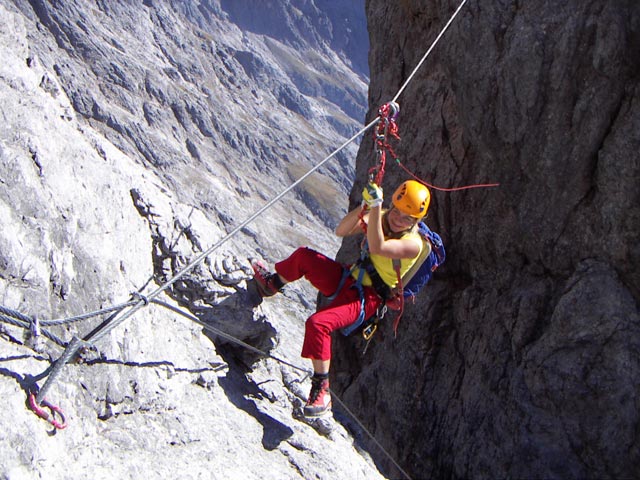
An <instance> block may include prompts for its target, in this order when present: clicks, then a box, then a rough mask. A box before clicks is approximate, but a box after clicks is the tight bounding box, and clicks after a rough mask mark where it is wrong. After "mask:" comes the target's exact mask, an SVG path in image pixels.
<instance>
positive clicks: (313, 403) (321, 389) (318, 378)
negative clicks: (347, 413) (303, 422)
mask: <svg viewBox="0 0 640 480" xmlns="http://www.w3.org/2000/svg"><path fill="white" fill-rule="evenodd" d="M330 408H331V393H330V392H329V374H328V373H325V374H318V373H316V374H314V375H313V377H311V392H309V399H308V400H307V404H306V405H305V406H304V415H305V416H306V417H319V416H320V415H324V414H325V413H327V412H328V411H329V409H330Z"/></svg>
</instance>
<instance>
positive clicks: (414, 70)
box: [391, 0, 467, 102]
mask: <svg viewBox="0 0 640 480" xmlns="http://www.w3.org/2000/svg"><path fill="white" fill-rule="evenodd" d="M465 3H467V0H462V3H461V4H460V6H459V7H458V9H457V10H456V11H455V13H454V14H453V15H452V16H451V18H450V19H449V21H448V22H447V23H446V25H445V26H444V28H443V29H442V31H441V32H440V33H439V34H438V36H437V37H436V39H435V40H434V41H433V43H432V44H431V46H430V47H429V49H428V50H427V52H426V53H425V54H424V55H423V56H422V59H421V60H420V61H419V62H418V65H416V68H414V69H413V72H411V75H409V76H408V77H407V79H406V80H405V82H404V84H403V85H402V87H400V90H398V93H396V96H395V97H393V100H391V101H392V102H397V101H398V97H399V96H400V95H401V94H402V92H403V91H404V89H405V88H407V85H409V82H411V80H413V77H414V76H415V75H416V73H418V70H419V69H420V67H421V66H422V64H423V63H424V62H425V61H426V60H427V57H428V56H429V55H430V54H431V51H432V50H433V49H434V48H435V46H436V44H437V43H438V41H439V40H440V38H441V37H442V36H443V35H444V32H446V31H447V29H448V28H449V25H451V23H452V22H453V20H454V19H455V18H456V16H458V13H460V10H462V7H463V6H464V4H465Z"/></svg>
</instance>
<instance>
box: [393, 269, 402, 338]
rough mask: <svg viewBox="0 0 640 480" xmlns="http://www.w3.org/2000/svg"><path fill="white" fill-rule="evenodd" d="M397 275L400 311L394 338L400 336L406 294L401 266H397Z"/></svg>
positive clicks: (394, 324) (396, 319) (394, 326)
mask: <svg viewBox="0 0 640 480" xmlns="http://www.w3.org/2000/svg"><path fill="white" fill-rule="evenodd" d="M396 275H397V276H398V295H399V296H400V311H399V312H398V315H397V316H396V318H395V320H394V321H393V335H394V337H397V336H398V325H400V318H401V317H402V313H403V312H404V292H403V286H402V276H401V275H400V265H399V264H398V265H396Z"/></svg>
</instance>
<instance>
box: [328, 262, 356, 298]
mask: <svg viewBox="0 0 640 480" xmlns="http://www.w3.org/2000/svg"><path fill="white" fill-rule="evenodd" d="M350 273H351V270H349V269H348V268H343V269H342V278H341V279H340V282H339V283H338V288H336V291H335V292H333V293H332V294H331V295H329V296H328V297H326V298H327V300H328V301H329V302H333V301H334V300H335V298H336V297H337V296H338V293H340V290H342V287H344V282H346V281H347V277H348V276H349V274H350Z"/></svg>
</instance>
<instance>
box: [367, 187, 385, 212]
mask: <svg viewBox="0 0 640 480" xmlns="http://www.w3.org/2000/svg"><path fill="white" fill-rule="evenodd" d="M382 200H383V195H382V189H381V188H380V187H379V186H378V185H376V184H375V183H369V184H367V186H366V187H364V190H362V203H364V204H365V205H366V206H367V207H369V208H373V207H379V206H381V205H382Z"/></svg>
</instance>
